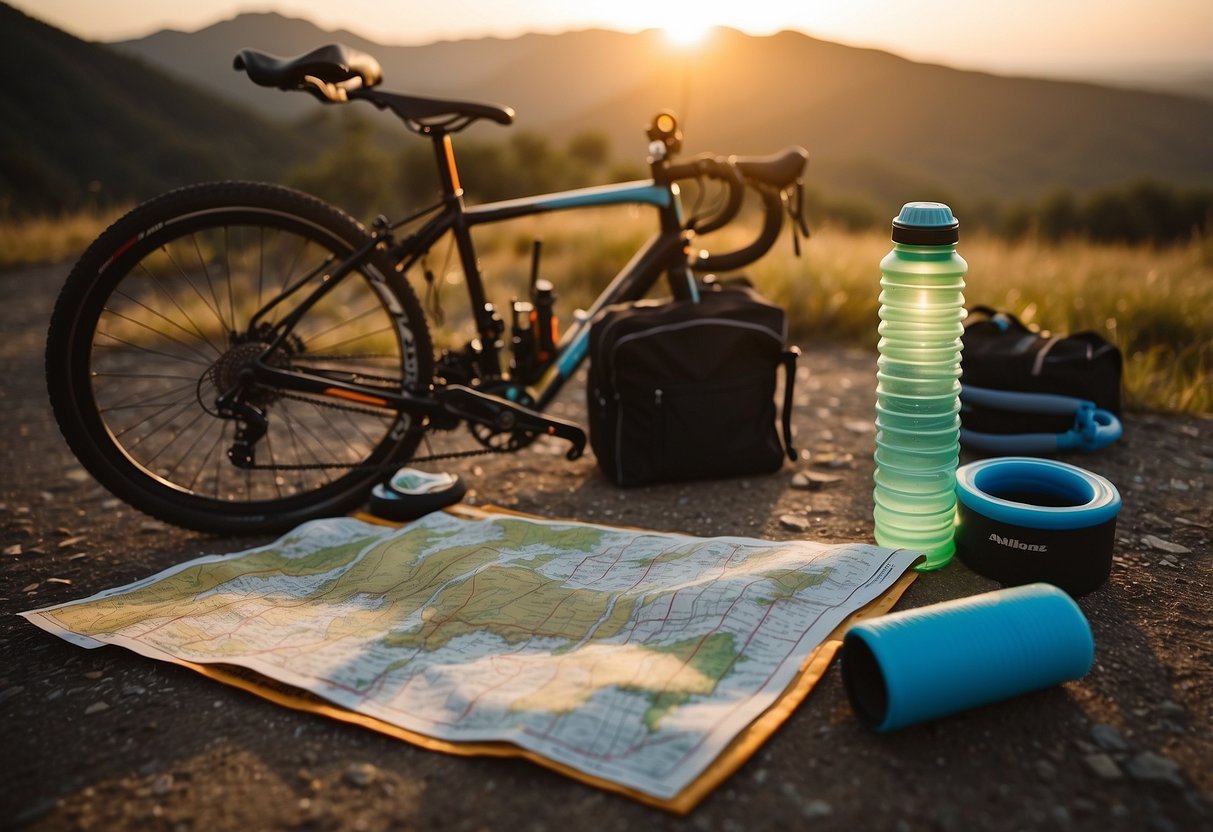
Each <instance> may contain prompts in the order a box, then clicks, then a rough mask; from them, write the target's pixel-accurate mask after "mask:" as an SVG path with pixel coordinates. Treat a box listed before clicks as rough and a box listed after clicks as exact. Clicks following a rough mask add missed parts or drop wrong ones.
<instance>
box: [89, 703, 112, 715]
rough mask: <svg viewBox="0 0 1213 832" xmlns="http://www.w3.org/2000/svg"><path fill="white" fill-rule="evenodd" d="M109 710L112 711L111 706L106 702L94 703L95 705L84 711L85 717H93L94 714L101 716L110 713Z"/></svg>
mask: <svg viewBox="0 0 1213 832" xmlns="http://www.w3.org/2000/svg"><path fill="white" fill-rule="evenodd" d="M109 709H110V706H109V705H107V704H106V703H104V702H94V703H93V704H91V705H89V706H88V707H87V708H85V709H84V715H85V716H92V715H93V714H99V713H101V712H102V711H108V710H109Z"/></svg>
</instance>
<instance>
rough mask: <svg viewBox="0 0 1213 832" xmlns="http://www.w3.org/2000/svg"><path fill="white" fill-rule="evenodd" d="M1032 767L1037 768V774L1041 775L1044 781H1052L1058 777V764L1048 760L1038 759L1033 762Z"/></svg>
mask: <svg viewBox="0 0 1213 832" xmlns="http://www.w3.org/2000/svg"><path fill="white" fill-rule="evenodd" d="M1032 767H1033V768H1034V769H1036V776H1037V777H1039V778H1040V780H1041V782H1043V783H1052V782H1053V781H1054V780H1055V779H1057V766H1055V765H1053V764H1052V763H1050V762H1049V761H1048V760H1037V761H1036V762H1035V763H1033V764H1032Z"/></svg>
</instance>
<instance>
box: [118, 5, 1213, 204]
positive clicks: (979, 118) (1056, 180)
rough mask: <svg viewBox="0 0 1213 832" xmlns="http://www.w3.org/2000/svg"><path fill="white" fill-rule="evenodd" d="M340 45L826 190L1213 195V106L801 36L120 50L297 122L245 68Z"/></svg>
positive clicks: (571, 119)
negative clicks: (804, 159)
mask: <svg viewBox="0 0 1213 832" xmlns="http://www.w3.org/2000/svg"><path fill="white" fill-rule="evenodd" d="M332 41H341V42H345V43H348V44H350V45H351V46H355V47H357V48H359V49H363V50H365V51H369V52H371V54H373V55H375V56H376V57H377V58H378V59H379V61H380V63H381V64H382V65H383V68H384V74H385V84H384V86H385V87H386V88H388V89H396V90H402V91H408V92H414V93H420V94H428V95H445V96H451V97H461V98H468V99H473V100H477V99H478V100H487V101H493V102H496V103H501V104H508V105H510V106H512V107H514V108H515V110H517V112H518V122H517V124H518V127H521V128H527V127H529V128H532V129H537V130H543V131H547V132H549V133H550V134H551V135H553V137H554V138H563V137H566V136H568V135H571V134H573V133H575V132H577V131H581V130H586V129H593V130H598V131H601V132H604V133H606V134H607V135H608V136H609V137H610V138H611V140H612V143H613V146H614V148H615V152H616V153H617V154H618V155H620V156H622V157H624V158H629V159H633V158H634V159H639V158H640V157H642V156H643V154H644V146H645V140H644V137H643V128H644V126H645V125H646V124H647V122H648V121H649V119H650V118H651V116H652V114H653V113H654V112H655V111H656V110H657V109H660V108H663V107H670V108H673V109H675V110H676V111H680V112H681V113H682V115H684V116H685V121H686V137H687V150H688V151H697V150H713V151H716V152H728V153H743V154H749V153H765V152H771V151H774V150H777V149H778V148H780V147H782V146H784V145H787V144H792V143H795V144H802V145H804V146H806V147H808V148H809V149H810V151H811V152H812V154H813V176H814V181H815V183H817V184H818V185H823V186H825V187H827V188H830V189H833V190H840V191H847V192H856V193H863V194H867V195H873V196H877V197H879V198H881V199H891V200H894V201H896V200H898V199H901V198H903V197H905V196H906V195H907V194H910V195H911V196H916V195H920V194H921V193H922V190H924V189H927V188H931V189H934V190H935V191H937V192H943V193H952V194H962V195H964V196H965V197H967V198H970V199H986V198H992V199H998V198H1005V197H1035V196H1039V195H1041V194H1044V193H1048V192H1050V191H1053V190H1056V189H1059V188H1069V189H1074V190H1079V191H1082V190H1087V189H1093V188H1098V187H1107V186H1112V185H1119V184H1122V183H1125V182H1128V181H1133V180H1138V179H1142V178H1150V179H1154V180H1158V181H1160V182H1165V183H1170V184H1174V185H1178V186H1183V187H1194V186H1199V187H1211V186H1213V142H1210V141H1209V140H1208V137H1209V136H1211V135H1213V102H1210V101H1207V100H1202V99H1197V98H1190V97H1184V96H1179V95H1172V94H1163V93H1151V92H1140V91H1131V90H1125V89H1119V88H1112V87H1103V86H1099V85H1096V84H1089V83H1081V82H1072V81H1049V80H1042V79H1031V78H1011V77H1004V76H998V75H993V74H988V73H981V72H969V71H961V70H956V69H951V68H948V67H943V66H935V65H930V64H921V63H916V62H913V61H909V60H906V59H903V58H900V57H897V56H895V55H891V54H889V53H886V52H881V51H877V50H871V49H859V48H855V47H849V46H842V45H839V44H834V43H830V42H827V41H821V40H817V39H815V38H811V37H808V36H806V35H803V34H799V33H794V32H782V33H779V34H776V35H773V36H769V37H754V36H749V35H744V34H741V33H739V32H735V31H731V30H718V31H717V32H716V33H715V34H714V35H713V38H712V39H711V41H710V42H709V44H707V45H706V46H705V48H704V49H703V50H701V52H699V53H679V52H677V51H676V50H674V49H673V48H672V47H670V46H669V45H668V44H666V42H665V41H664V39H663V38H662V36H661V35H660V33H658V32H653V31H650V32H643V33H639V34H635V35H628V34H622V33H618V32H605V31H600V30H588V31H583V32H570V33H566V34H562V35H554V36H553V35H526V36H523V37H519V38H515V39H510V40H502V39H497V38H484V39H478V40H466V41H457V42H444V43H436V44H430V45H426V46H384V45H380V44H375V43H371V42H369V41H366V40H364V39H362V38H359V37H357V36H355V35H352V34H350V33H348V32H336V33H332V32H325V31H323V30H321V29H319V28H317V27H315V26H313V25H312V24H310V23H307V22H305V21H300V20H292V19H288V18H284V17H281V16H279V15H277V14H258V15H251V14H246V15H241V16H239V17H237V18H235V19H233V20H229V21H225V22H223V23H218V24H215V25H213V26H210V27H208V28H206V29H203V30H201V31H198V32H194V33H190V34H183V33H179V32H160V33H157V34H154V35H151V36H149V37H147V38H143V39H141V40H137V41H129V42H125V43H122V44H117V45H116V46H117V47H118V48H119V49H121V50H123V51H126V52H128V53H130V54H136V55H140V56H142V57H144V58H145V59H147V60H149V61H152V62H155V63H157V64H160V65H162V66H164V67H166V68H169V69H171V70H172V71H173V72H176V73H179V74H180V75H181V76H183V77H186V78H189V79H191V80H193V81H195V82H196V83H198V84H201V85H208V86H210V87H211V88H212V89H213V90H216V91H219V92H222V93H224V94H226V95H231V96H234V97H236V98H238V99H239V100H241V101H243V102H245V103H247V104H249V105H251V106H255V107H258V108H259V109H261V110H262V111H263V112H267V113H270V112H273V113H277V114H287V113H293V114H298V113H302V112H305V111H306V110H308V109H309V108H310V109H314V108H315V106H316V105H315V104H314V103H312V102H310V101H308V100H307V99H306V98H304V97H303V96H295V95H282V94H280V93H277V92H275V91H272V90H264V89H259V88H257V87H254V86H253V85H251V84H249V83H248V81H247V79H245V78H244V77H243V76H242V75H241V74H238V73H234V72H231V71H230V69H229V66H230V63H229V62H230V58H231V56H232V55H233V54H235V52H236V51H237V50H238V49H240V48H241V47H244V46H250V45H252V46H257V47H259V48H263V49H265V50H267V51H271V52H275V53H277V54H294V53H298V52H302V51H304V50H305V49H308V48H311V47H312V46H315V45H318V44H321V43H325V42H332ZM481 135H483V136H486V137H487V136H491V137H497V136H500V135H502V133H501V131H500V128H495V127H494V128H486V129H485V130H483V131H482V132H481Z"/></svg>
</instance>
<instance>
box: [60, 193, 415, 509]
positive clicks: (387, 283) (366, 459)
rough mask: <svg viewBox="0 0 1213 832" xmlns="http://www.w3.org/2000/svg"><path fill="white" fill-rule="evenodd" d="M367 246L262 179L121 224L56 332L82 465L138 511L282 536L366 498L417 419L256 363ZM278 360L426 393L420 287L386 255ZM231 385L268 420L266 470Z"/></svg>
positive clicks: (165, 200) (318, 309)
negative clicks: (271, 380) (282, 385)
mask: <svg viewBox="0 0 1213 832" xmlns="http://www.w3.org/2000/svg"><path fill="white" fill-rule="evenodd" d="M367 240H368V237H367V235H366V232H365V231H364V230H363V229H362V228H361V226H360V225H359V224H358V223H357V222H355V221H354V220H353V219H351V218H350V217H349V216H347V215H346V214H344V213H342V212H340V211H338V210H337V209H335V208H333V207H331V206H329V205H327V204H326V203H323V202H321V201H319V200H317V199H314V198H312V197H309V196H307V195H305V194H302V193H299V192H297V191H293V190H290V189H287V188H283V187H279V186H274V185H262V184H256V183H215V184H208V185H198V186H193V187H189V188H183V189H181V190H179V191H174V192H172V193H169V194H165V195H164V196H162V197H159V198H157V199H154V200H152V201H151V202H148V203H145V204H143V205H141V206H139V207H138V208H136V209H134V210H133V211H132V212H131V213H129V214H127V215H126V216H125V217H123V218H122V219H120V220H118V221H117V222H116V223H115V224H114V225H113V226H111V227H110V228H109V229H108V230H107V231H106V232H105V233H104V234H102V236H101V237H100V238H98V240H97V241H96V242H95V243H93V245H92V246H91V247H89V249H88V250H87V251H86V252H85V253H84V255H83V256H82V257H81V259H80V262H79V263H78V264H77V265H76V267H75V268H74V269H73V271H72V273H71V275H70V276H69V277H68V280H67V283H66V284H65V286H64V288H63V291H62V293H61V294H60V297H59V300H58V302H57V304H56V307H55V310H54V313H53V315H52V318H51V325H50V332H49V336H48V341H47V352H46V359H47V385H48V390H49V393H50V399H51V404H52V407H53V409H54V413H55V417H56V419H57V421H58V422H59V425H60V428H61V430H62V432H63V435H64V437H65V438H66V440H67V442H68V444H69V445H70V446H71V448H72V450H73V451H74V452H75V454H76V455H77V457H78V458H79V459H80V461H81V462H82V463H83V464H84V466H85V467H86V468H87V469H88V470H89V471H90V472H91V473H92V474H93V475H94V476H95V477H96V478H97V480H98V481H100V482H101V484H102V485H104V486H106V487H107V488H108V489H109V490H111V491H112V492H114V493H115V494H116V495H117V496H119V497H121V498H122V499H124V500H126V501H127V502H129V503H130V504H132V505H133V506H135V507H136V508H139V509H140V510H142V511H144V512H147V513H148V514H151V515H153V516H155V517H158V518H160V519H163V520H166V521H168V522H171V523H174V524H177V525H182V526H186V527H189V528H193V529H198V530H203V531H212V532H222V533H245V532H247V533H255V532H265V531H277V530H281V529H284V528H287V527H290V526H293V525H295V524H297V523H299V522H301V521H303V520H306V519H310V518H313V517H318V516H326V515H335V514H341V513H344V512H346V511H348V510H350V509H351V508H353V507H354V506H356V505H357V504H358V503H359V502H361V501H362V500H363V499H364V498H365V496H366V492H367V490H368V489H369V487H370V486H371V485H372V484H373V483H374V482H375V481H376V480H377V479H378V478H381V477H382V476H383V473H384V471H383V469H384V468H385V467H389V466H390V464H391V463H392V462H393V461H394V460H400V459H407V458H408V457H409V456H410V455H411V453H412V451H413V449H414V447H415V445H416V443H417V441H418V438H419V435H420V433H421V430H420V429H419V428H420V426H419V425H417V424H414V422H415V421H416V420H414V419H411V418H410V417H409V415H408V414H399V413H395V412H392V411H387V410H382V409H377V408H373V407H369V406H366V405H362V404H358V403H356V402H345V401H341V400H335V399H332V398H330V397H320V396H309V395H302V394H298V393H293V392H288V391H282V390H276V389H271V388H267V387H259V386H257V385H255V384H253V383H251V381H250V378H251V376H250V374H249V373H248V371H247V370H248V367H249V365H250V363H251V362H252V361H253V360H254V359H256V358H258V357H260V356H263V355H265V354H266V350H267V348H268V347H270V346H271V344H272V343H274V338H275V335H276V326H277V324H278V323H279V321H281V320H282V319H283V318H284V317H285V316H286V315H288V314H289V313H290V312H292V310H294V309H296V308H297V307H298V306H300V304H302V303H303V301H304V299H305V298H307V297H309V296H311V295H313V292H314V290H315V289H316V288H317V287H319V286H321V285H323V284H325V283H326V282H328V281H330V280H331V275H330V271H331V269H332V268H333V267H335V266H336V264H338V263H340V262H341V261H342V260H345V259H347V258H348V257H349V256H350V255H351V254H352V253H353V252H355V251H356V250H358V248H359V247H360V246H362V245H364V244H365V243H366V242H367ZM262 360H265V361H267V362H269V363H270V364H272V365H273V366H275V367H278V368H281V369H287V370H290V369H298V370H303V371H307V372H308V373H311V374H313V375H321V376H325V377H328V378H332V379H339V380H346V381H354V382H357V383H358V384H362V385H370V386H374V387H379V388H381V389H384V390H389V391H400V390H419V389H421V390H423V389H425V388H426V386H427V385H428V384H429V382H430V378H431V375H432V372H433V355H432V349H431V345H430V335H429V331H428V329H427V327H426V325H425V321H424V318H423V316H422V313H421V309H420V305H419V304H418V302H417V299H416V296H415V294H414V293H413V291H412V290H411V289H410V287H409V286H408V284H407V283H406V282H405V281H404V280H403V278H402V277H401V276H400V275H399V274H398V273H397V272H396V271H395V270H394V269H392V268H391V266H390V264H388V263H387V262H386V260H385V259H384V258H383V256H382V255H381V254H380V253H378V252H373V253H372V255H371V256H369V257H368V258H367V259H366V260H365V261H364V262H362V263H360V264H359V265H358V267H357V268H356V269H355V271H354V272H352V273H350V274H348V275H346V276H345V277H344V278H343V279H341V280H340V281H339V282H336V283H335V284H333V285H332V286H330V287H328V288H326V290H325V291H324V292H323V293H321V294H320V295H319V299H318V300H317V301H316V302H315V303H314V305H311V306H310V307H308V308H307V311H306V313H304V314H303V315H302V317H300V318H299V320H298V321H297V323H295V325H294V326H293V327H291V328H290V331H289V334H288V335H287V336H286V337H285V339H283V340H281V341H280V342H279V346H278V347H277V348H276V349H275V350H273V351H272V352H271V353H269V354H268V356H267V357H264V358H263V359H262ZM232 389H239V390H240V391H241V394H240V396H241V401H242V402H243V403H245V404H246V405H248V406H250V407H251V408H254V409H255V410H256V411H257V412H259V413H261V414H264V425H265V433H264V436H262V437H261V438H259V439H258V440H257V441H256V442H255V443H254V445H253V448H254V452H255V456H254V459H253V460H252V464H251V465H250V464H248V461H247V460H246V461H244V463H243V464H236V462H233V459H232V458H231V457H230V456H229V451H230V450H231V449H232V447H233V444H234V443H235V442H236V439H237V431H238V430H239V429H240V428H241V423H240V420H238V419H235V418H232V414H231V413H230V412H227V413H224V412H221V410H222V409H221V408H219V407H218V406H217V401H218V400H219V398H220V397H221V395H222V394H224V393H225V392H227V391H230V390H232ZM237 456H238V455H237Z"/></svg>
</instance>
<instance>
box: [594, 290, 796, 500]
mask: <svg viewBox="0 0 1213 832" xmlns="http://www.w3.org/2000/svg"><path fill="white" fill-rule="evenodd" d="M786 331H787V322H786V316H785V314H784V312H783V310H782V309H780V308H779V307H777V306H774V305H772V304H771V303H769V302H767V301H766V300H764V299H763V298H762V297H761V296H760V295H759V294H758V293H757V292H755V291H754V290H753V289H752V288H751V287H749V286H744V285H726V286H708V287H705V288H704V290H703V292H702V293H701V296H700V299H699V300H698V301H689V300H676V301H639V302H637V303H630V304H618V305H615V306H612V307H608V308H607V309H605V310H603V311H602V313H600V314H599V316H598V317H597V318H595V320H594V323H593V326H592V328H591V331H590V371H589V380H588V383H587V386H586V393H587V399H588V405H589V416H590V444H591V446H592V447H593V449H594V454H595V455H596V456H597V458H598V466H599V468H601V469H602V472H603V473H604V474H605V475H606V476H607V477H608V478H609V479H610V480H611V481H612V482H614V483H615V484H616V485H623V486H632V485H643V484H645V483H653V482H671V481H679V480H692V479H712V478H718V477H735V476H742V475H747V474H759V473H771V472H774V471H776V470H778V469H779V468H780V466H782V464H783V459H784V457H785V455H786V456H787V457H788V458H790V459H793V460H794V459H795V458H796V452H795V450H794V449H793V448H792V440H791V417H792V391H793V385H794V381H795V377H796V357H797V356H798V355H799V350H797V349H796V348H795V347H793V348H791V349H788V348H786V347H785V341H786ZM781 365H782V366H784V368H785V369H786V374H785V381H784V397H783V408H782V411H783V412H782V441H781V436H780V431H779V430H778V429H777V427H776V424H777V420H776V408H775V401H774V398H775V388H776V370H777V368H778V367H779V366H781Z"/></svg>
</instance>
